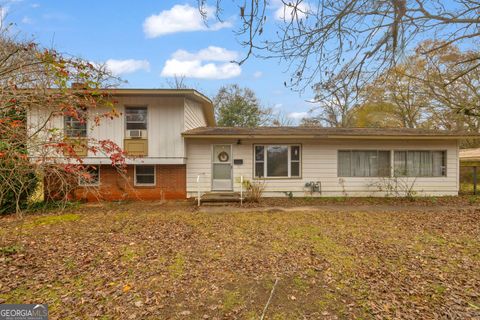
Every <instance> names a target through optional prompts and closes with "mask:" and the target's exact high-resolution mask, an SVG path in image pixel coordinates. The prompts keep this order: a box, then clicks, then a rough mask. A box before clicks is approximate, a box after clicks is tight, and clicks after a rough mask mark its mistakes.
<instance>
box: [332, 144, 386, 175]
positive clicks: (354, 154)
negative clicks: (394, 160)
mask: <svg viewBox="0 0 480 320" xmlns="http://www.w3.org/2000/svg"><path fill="white" fill-rule="evenodd" d="M390 168H391V164H390V150H338V176H339V177H389V176H390Z"/></svg>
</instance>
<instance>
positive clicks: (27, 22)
mask: <svg viewBox="0 0 480 320" xmlns="http://www.w3.org/2000/svg"><path fill="white" fill-rule="evenodd" d="M22 23H23V24H32V23H33V20H32V19H30V18H29V17H27V16H25V17H23V18H22Z"/></svg>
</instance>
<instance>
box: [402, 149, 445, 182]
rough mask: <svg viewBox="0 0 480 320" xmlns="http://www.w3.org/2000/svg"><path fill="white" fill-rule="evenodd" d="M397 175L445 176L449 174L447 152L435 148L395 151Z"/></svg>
mask: <svg viewBox="0 0 480 320" xmlns="http://www.w3.org/2000/svg"><path fill="white" fill-rule="evenodd" d="M394 168H395V169H394V175H395V176H396V177H444V176H446V175H447V167H446V152H445V151H434V150H404V151H395V155H394Z"/></svg>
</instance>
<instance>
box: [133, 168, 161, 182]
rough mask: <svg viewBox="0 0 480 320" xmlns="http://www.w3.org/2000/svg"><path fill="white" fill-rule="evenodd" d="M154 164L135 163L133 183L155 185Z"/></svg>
mask: <svg viewBox="0 0 480 320" xmlns="http://www.w3.org/2000/svg"><path fill="white" fill-rule="evenodd" d="M155 170H156V168H155V165H135V185H136V186H154V185H155Z"/></svg>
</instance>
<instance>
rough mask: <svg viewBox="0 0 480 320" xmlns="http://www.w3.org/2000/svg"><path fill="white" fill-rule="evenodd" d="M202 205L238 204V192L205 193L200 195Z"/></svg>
mask: <svg viewBox="0 0 480 320" xmlns="http://www.w3.org/2000/svg"><path fill="white" fill-rule="evenodd" d="M201 202H202V203H207V202H219V203H221V202H240V193H238V192H207V193H205V194H203V195H202V198H201Z"/></svg>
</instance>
